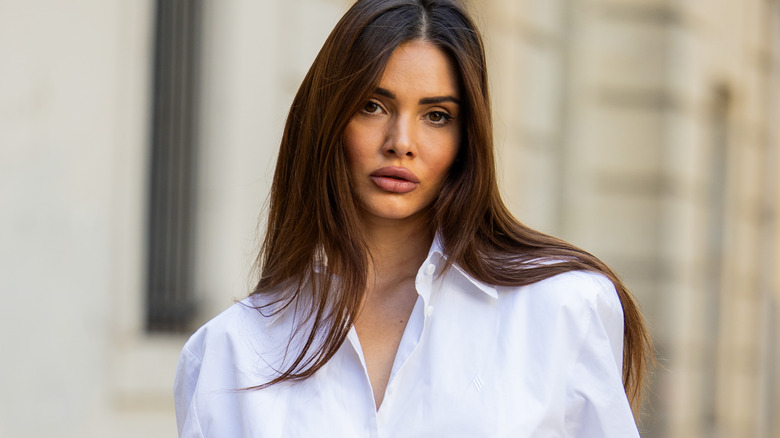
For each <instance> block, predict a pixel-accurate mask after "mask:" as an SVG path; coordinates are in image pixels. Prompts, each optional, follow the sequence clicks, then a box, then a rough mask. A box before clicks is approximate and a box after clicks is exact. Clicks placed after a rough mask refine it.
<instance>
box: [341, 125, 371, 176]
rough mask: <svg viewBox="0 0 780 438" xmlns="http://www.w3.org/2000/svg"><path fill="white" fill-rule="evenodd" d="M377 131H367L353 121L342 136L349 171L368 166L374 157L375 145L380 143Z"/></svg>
mask: <svg viewBox="0 0 780 438" xmlns="http://www.w3.org/2000/svg"><path fill="white" fill-rule="evenodd" d="M375 131H376V130H371V129H366V128H365V127H364V126H362V125H361V124H360V123H357V122H355V121H351V122H350V123H349V124H348V125H347V128H346V129H345V130H344V135H343V136H342V139H343V142H344V151H345V154H346V157H347V164H348V165H349V169H350V170H351V171H354V170H356V169H359V168H361V167H363V166H366V165H368V160H370V159H371V157H373V156H374V153H375V151H376V147H375V144H376V142H377V141H378V140H377V139H376V138H375V137H377V133H376V132H375Z"/></svg>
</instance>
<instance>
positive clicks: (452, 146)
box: [431, 135, 460, 181]
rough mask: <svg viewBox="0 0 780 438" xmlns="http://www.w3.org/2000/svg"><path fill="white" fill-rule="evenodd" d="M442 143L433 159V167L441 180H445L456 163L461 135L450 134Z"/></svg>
mask: <svg viewBox="0 0 780 438" xmlns="http://www.w3.org/2000/svg"><path fill="white" fill-rule="evenodd" d="M442 144H443V147H442V148H441V149H439V150H438V154H437V156H436V157H435V159H434V161H433V163H435V164H434V166H433V168H432V169H431V170H433V172H434V173H435V174H436V175H437V176H438V179H439V180H440V181H444V179H445V178H446V176H447V173H448V172H449V171H450V169H451V168H452V165H453V164H454V163H455V158H456V157H457V156H458V150H459V148H460V136H459V135H452V136H449V137H448V138H447V139H446V141H444V142H443V143H442Z"/></svg>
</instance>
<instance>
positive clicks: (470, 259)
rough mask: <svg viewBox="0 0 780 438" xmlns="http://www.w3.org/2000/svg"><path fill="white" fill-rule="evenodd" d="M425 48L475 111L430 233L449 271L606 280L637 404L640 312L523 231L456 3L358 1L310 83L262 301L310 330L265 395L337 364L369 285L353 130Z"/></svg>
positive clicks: (288, 152)
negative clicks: (384, 85) (352, 170)
mask: <svg viewBox="0 0 780 438" xmlns="http://www.w3.org/2000/svg"><path fill="white" fill-rule="evenodd" d="M418 39H419V40H425V41H427V42H430V43H432V44H434V45H435V46H437V47H438V48H440V49H441V50H443V51H444V52H446V53H447V54H448V55H449V56H450V57H451V59H452V60H453V63H454V65H455V67H456V70H457V71H458V74H459V81H460V87H461V89H462V99H463V102H464V103H463V105H462V108H463V110H462V115H461V116H460V117H461V120H463V121H464V125H463V135H462V144H461V146H460V148H459V151H458V157H457V159H456V161H455V164H454V165H453V166H452V168H451V169H450V173H449V174H448V176H447V179H446V181H445V183H444V186H443V188H442V191H441V193H440V195H439V196H438V198H437V200H436V201H435V202H434V204H433V206H432V213H431V214H432V221H431V229H430V230H429V231H430V232H431V235H433V233H434V232H438V233H439V235H440V236H441V240H442V243H443V246H444V249H445V253H446V254H447V256H448V258H447V260H448V263H449V265H448V266H447V267H449V266H450V265H451V264H458V265H459V266H461V267H462V268H463V269H465V270H466V271H467V272H468V273H469V274H470V275H472V276H474V277H475V278H477V279H479V280H481V281H484V282H486V283H491V284H495V285H505V286H520V285H527V284H531V283H535V282H537V281H540V280H543V279H545V278H549V277H552V276H554V275H556V274H559V273H562V272H567V271H572V270H587V271H594V272H599V273H602V274H604V275H606V276H607V277H608V278H609V279H610V280H611V281H612V282H613V283H614V284H615V287H616V289H617V292H618V295H619V297H620V301H621V303H622V306H623V313H624V321H625V324H624V327H625V328H624V349H623V384H624V387H625V389H626V393H627V394H628V397H629V400H630V401H631V404H632V406H634V408H635V409H636V407H637V406H638V403H639V400H640V398H641V388H642V379H643V376H644V374H645V370H646V363H647V361H648V360H649V359H650V358H651V357H652V350H651V342H650V337H649V335H648V332H647V330H646V328H645V324H644V322H643V319H642V316H641V314H640V312H639V310H638V308H637V305H636V303H635V302H634V300H633V298H632V297H631V295H630V294H629V292H628V290H627V289H626V287H625V286H624V285H623V283H622V282H621V281H620V280H619V279H618V278H617V276H616V275H615V274H614V273H613V272H612V270H610V269H609V268H608V267H607V266H606V265H605V264H604V263H602V262H601V261H600V260H598V259H597V258H596V257H594V256H592V255H591V254H589V253H587V252H585V251H582V250H580V249H578V248H576V247H574V246H572V245H571V244H569V243H566V242H564V241H562V240H560V239H556V238H554V237H551V236H548V235H545V234H543V233H540V232H538V231H534V230H532V229H530V228H528V227H526V226H524V225H523V224H521V223H520V222H519V221H518V220H517V219H515V218H514V217H513V216H512V214H511V213H510V212H509V210H508V209H507V208H506V206H505V205H504V203H503V201H502V200H501V196H500V194H499V190H498V185H497V182H496V175H495V162H494V156H493V128H492V116H491V106H490V97H489V94H488V80H487V70H486V61H485V51H484V47H483V43H482V37H481V36H480V33H479V31H478V30H477V28H476V26H475V25H474V23H473V21H472V20H471V19H470V18H469V16H468V14H467V13H466V11H465V10H464V8H463V6H462V5H461V4H460V3H458V2H457V1H456V0H359V1H357V3H355V4H354V5H353V6H352V8H350V9H349V11H347V13H346V14H345V15H344V16H343V17H342V19H341V20H340V21H339V23H338V24H337V25H336V27H335V29H334V30H333V32H332V33H331V34H330V36H329V37H328V39H327V40H326V41H325V44H324V46H323V47H322V49H321V50H320V52H319V54H318V55H317V58H316V59H315V61H314V63H313V65H312V67H311V69H310V70H309V72H308V74H307V75H306V77H305V78H304V80H303V83H302V84H301V87H300V89H299V90H298V93H297V95H296V96H295V99H294V100H293V103H292V107H291V108H290V113H289V115H288V118H287V122H286V125H285V128H284V134H283V137H282V142H281V147H280V149H279V157H278V160H277V163H276V171H275V174H274V179H273V184H272V187H271V197H270V205H269V214H268V223H267V231H266V236H265V240H264V242H263V246H262V249H261V252H260V255H259V257H258V265H259V268H260V272H261V274H260V279H259V281H258V284H257V286H256V287H255V289H254V291H253V292H252V294H266V295H268V296H271V297H272V300H271V301H270V302H271V304H269V305H268V306H263V307H262V308H261V309H260V310H261V311H263V310H266V309H267V308H271V309H272V312H280V311H282V310H283V309H285V308H288V307H289V306H291V305H293V306H294V307H296V308H297V309H299V310H300V309H301V307H302V308H303V310H304V313H305V317H306V321H307V322H306V324H305V325H304V324H301V325H299V329H301V330H304V331H305V332H304V333H293V334H291V342H292V337H293V336H295V337H298V336H300V337H298V338H297V339H302V346H301V347H300V348H297V349H296V350H295V351H294V357H293V359H292V361H290V363H289V364H288V365H285V368H284V369H281V370H279V373H278V375H277V376H276V377H275V378H274V379H272V380H271V381H269V382H267V383H264V384H262V385H259V386H257V387H255V388H264V387H267V386H270V385H274V384H276V383H279V382H283V381H288V380H300V379H305V378H307V377H309V376H311V375H312V374H314V373H315V372H316V371H317V370H318V369H319V368H321V367H322V366H323V365H324V364H325V363H326V362H327V361H328V360H329V359H330V358H331V357H333V355H334V354H335V353H336V351H337V350H338V349H339V347H340V346H341V344H342V343H343V342H344V340H345V339H346V336H347V333H348V332H349V329H350V327H351V326H352V323H353V321H354V320H355V317H356V315H357V312H358V310H359V306H360V303H361V302H362V298H363V295H364V293H365V290H366V282H367V270H368V258H369V254H368V251H367V250H366V244H365V239H364V236H363V235H362V234H361V231H360V230H361V226H360V225H359V220H358V217H359V216H358V206H357V203H356V202H357V201H356V199H355V196H354V194H353V191H352V187H351V184H350V181H349V178H348V171H347V159H346V155H345V151H344V147H343V144H342V133H343V131H344V128H345V126H346V125H347V123H348V122H349V120H350V118H351V117H352V115H354V114H355V113H356V112H357V111H358V110H359V108H360V107H361V106H362V105H364V103H365V102H366V101H367V99H368V98H369V96H370V95H371V93H372V92H373V91H374V90H375V89H376V87H377V85H378V83H379V80H380V79H381V75H382V73H383V71H384V67H385V65H386V64H387V62H388V59H389V57H390V55H391V54H392V53H393V51H394V50H395V48H396V47H398V46H399V45H400V44H402V43H404V42H407V41H411V40H418ZM540 262H541V263H540ZM336 273H337V274H338V275H334V274H336ZM323 274H324V275H323ZM301 303H304V304H301ZM304 326H305V329H304V328H303V327H304Z"/></svg>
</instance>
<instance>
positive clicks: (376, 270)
mask: <svg viewBox="0 0 780 438" xmlns="http://www.w3.org/2000/svg"><path fill="white" fill-rule="evenodd" d="M427 222H428V221H427V218H425V217H419V218H409V220H399V221H390V220H364V221H363V224H364V227H365V231H366V237H367V239H368V242H367V243H368V247H369V251H370V254H371V265H370V271H369V279H370V280H373V281H371V282H370V283H369V284H371V283H374V284H375V285H376V286H379V289H382V288H383V287H382V286H383V285H388V283H393V282H396V281H399V282H400V281H404V280H408V279H410V278H411V279H414V277H415V276H416V274H417V270H418V269H419V267H420V264H422V262H423V260H425V257H426V256H427V255H428V249H429V248H430V246H431V240H432V237H433V236H431V234H430V232H429V229H428V226H427ZM369 289H372V288H371V287H369Z"/></svg>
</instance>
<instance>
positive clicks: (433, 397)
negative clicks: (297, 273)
mask: <svg viewBox="0 0 780 438" xmlns="http://www.w3.org/2000/svg"><path fill="white" fill-rule="evenodd" d="M444 257H445V256H444V255H443V254H442V251H441V249H440V245H439V244H438V242H436V241H435V242H434V244H433V246H432V247H431V250H430V252H429V254H428V257H427V259H426V260H425V262H424V263H423V265H422V266H421V267H420V269H419V271H418V273H417V278H416V282H415V284H416V288H417V292H418V294H419V297H418V299H417V303H416V305H415V307H414V310H413V312H412V315H411V318H410V319H409V322H408V324H407V327H406V331H405V332H404V335H403V338H402V340H401V343H400V346H399V347H398V352H397V354H396V358H395V362H394V364H393V369H392V373H391V376H390V380H389V383H388V385H387V389H386V391H385V396H384V401H383V402H382V404H381V406H380V408H379V410H378V411H377V410H376V407H375V403H374V396H373V391H372V389H371V384H370V382H369V378H368V373H367V371H366V365H365V360H364V358H363V353H362V349H361V347H360V341H359V339H358V337H357V334H356V332H355V329H354V327H353V328H352V329H351V331H350V333H349V336H348V340H347V341H346V342H344V344H343V345H342V346H341V348H340V349H339V351H338V352H337V353H336V355H335V356H334V357H333V358H332V359H331V360H330V361H329V362H328V363H327V364H326V365H325V366H324V367H322V368H321V369H320V370H319V371H317V372H316V373H315V374H314V375H313V376H312V377H310V378H309V379H307V380H304V381H301V382H294V383H289V382H285V383H281V384H278V385H275V386H272V387H270V388H267V389H261V390H245V391H242V390H241V388H247V387H250V386H256V385H259V384H262V383H264V382H266V381H267V380H268V377H272V376H273V375H274V374H273V368H272V367H276V368H277V369H279V367H280V366H281V365H282V362H281V360H282V356H283V351H284V348H285V346H286V345H287V340H288V339H289V335H290V330H291V328H292V326H293V325H294V324H295V322H294V319H293V318H292V317H289V316H285V315H284V314H278V315H276V316H268V317H266V316H263V315H261V314H260V313H259V312H258V311H257V310H255V309H253V308H251V307H250V306H251V305H252V304H257V303H258V301H257V300H259V299H260V298H258V297H250V298H247V299H245V300H244V301H243V302H242V303H237V304H235V305H233V306H232V307H230V308H229V309H227V310H226V311H225V312H223V313H222V314H220V315H219V316H217V317H216V318H214V319H213V320H211V321H210V322H208V323H207V324H206V325H204V326H203V327H202V328H200V329H199V330H198V331H197V332H196V333H195V334H194V335H193V336H192V337H191V338H190V340H189V341H188V342H187V344H186V345H185V346H184V349H183V351H182V353H181V357H180V360H179V365H178V370H177V374H176V381H175V384H174V387H175V399H176V417H177V421H178V427H179V435H180V436H181V437H186V438H191V437H215V438H228V437H229V438H233V437H261V438H271V437H274V438H276V437H279V438H282V437H284V438H297V437H318V438H319V437H338V438H351V437H355V438H358V437H360V438H366V437H373V438H393V437H398V438H412V437H448V438H452V437H469V438H474V437H539V438H546V437H619V438H626V437H638V436H639V434H638V433H637V429H636V425H635V423H634V418H633V416H632V414H631V410H630V408H629V404H628V401H627V398H626V394H625V392H624V389H623V386H622V382H621V369H622V350H623V313H622V309H621V306H620V301H619V299H618V297H617V293H616V292H615V288H614V286H613V285H612V283H611V282H610V281H609V280H608V279H607V278H606V277H604V276H602V275H599V274H592V273H585V272H569V273H565V274H561V275H557V276H555V277H552V278H549V279H547V280H544V281H541V282H538V283H535V284H532V285H529V286H522V287H496V286H491V285H488V284H485V283H482V282H480V281H477V280H475V279H474V278H472V277H471V276H469V275H468V274H466V273H465V272H464V271H463V270H462V269H461V268H460V267H458V266H457V265H455V266H453V267H452V268H451V269H449V270H448V271H447V272H445V273H444V275H441V276H439V275H438V274H439V273H440V271H441V268H442V267H443V266H444V262H445V258H444ZM247 304H248V305H250V306H247ZM266 313H267V312H266Z"/></svg>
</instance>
